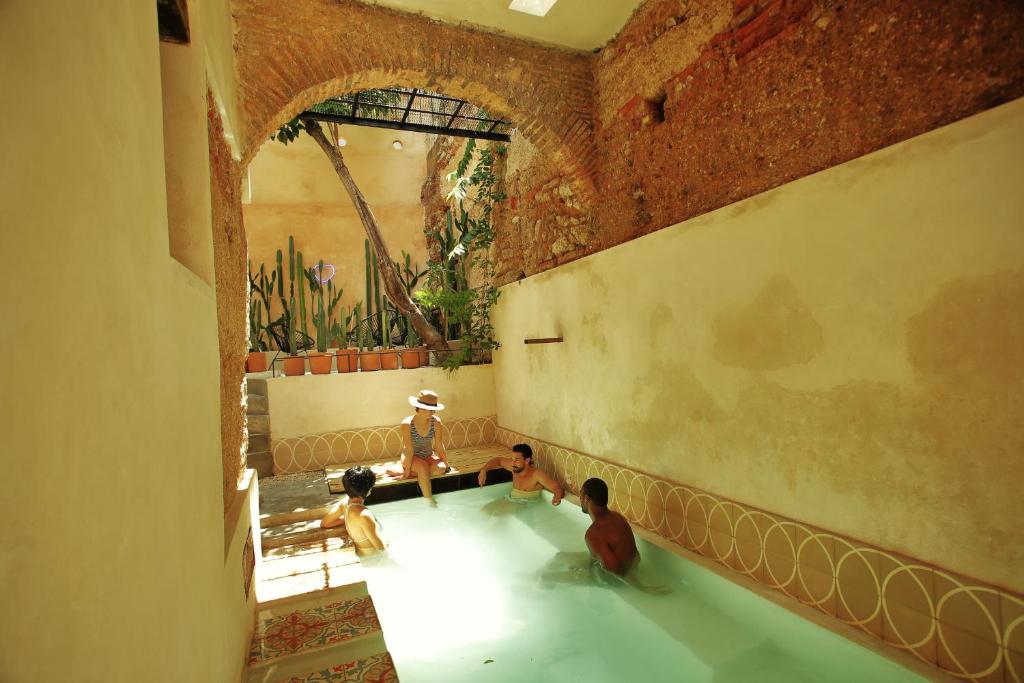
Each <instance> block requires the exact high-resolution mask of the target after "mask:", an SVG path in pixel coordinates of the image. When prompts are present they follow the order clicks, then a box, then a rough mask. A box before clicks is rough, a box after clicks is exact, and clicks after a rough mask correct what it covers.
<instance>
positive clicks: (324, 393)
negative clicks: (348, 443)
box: [267, 365, 495, 439]
mask: <svg viewBox="0 0 1024 683" xmlns="http://www.w3.org/2000/svg"><path fill="white" fill-rule="evenodd" d="M420 389H431V390H433V391H435V392H437V395H438V396H440V397H441V403H442V404H444V406H445V409H444V410H443V411H442V412H441V418H442V419H443V420H460V419H463V418H467V417H483V416H487V415H494V411H495V397H494V373H493V370H492V366H491V365H467V366H465V367H462V368H459V370H458V371H457V372H455V373H453V374H450V373H448V372H446V371H445V370H442V369H440V368H420V369H418V370H386V371H378V372H358V373H351V374H340V375H339V374H331V375H305V376H301V377H278V378H276V379H269V380H267V396H268V397H269V400H270V430H271V435H272V437H273V438H274V439H286V438H289V437H295V436H305V435H307V434H318V433H320V432H330V431H338V430H341V429H353V428H358V427H379V426H383V425H393V424H398V423H399V422H401V421H402V419H403V418H404V417H406V416H408V415H411V414H412V412H413V409H412V407H411V406H410V405H409V396H415V395H416V393H417V392H418V391H419V390H420Z"/></svg>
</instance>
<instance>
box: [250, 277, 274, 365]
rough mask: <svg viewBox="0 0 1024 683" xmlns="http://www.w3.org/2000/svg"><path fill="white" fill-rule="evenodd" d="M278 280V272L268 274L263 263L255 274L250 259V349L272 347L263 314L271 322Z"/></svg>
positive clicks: (258, 349)
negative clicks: (273, 298) (271, 299)
mask: <svg viewBox="0 0 1024 683" xmlns="http://www.w3.org/2000/svg"><path fill="white" fill-rule="evenodd" d="M276 282H277V272H276V271H274V272H272V273H271V274H270V276H269V277H268V276H267V273H266V267H265V266H264V265H263V264H262V263H261V264H260V269H259V272H258V273H256V274H253V272H252V261H251V260H250V261H249V350H250V351H266V350H268V349H269V348H270V345H269V344H268V340H267V336H266V331H267V328H266V327H265V326H264V324H263V314H264V312H265V313H266V316H267V322H270V298H271V297H272V296H273V294H274V285H275V283H276Z"/></svg>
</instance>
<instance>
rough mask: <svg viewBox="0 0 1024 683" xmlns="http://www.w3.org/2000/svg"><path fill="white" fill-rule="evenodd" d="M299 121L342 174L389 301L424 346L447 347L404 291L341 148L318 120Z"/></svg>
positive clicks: (340, 175) (339, 173) (443, 348)
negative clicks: (409, 322)
mask: <svg viewBox="0 0 1024 683" xmlns="http://www.w3.org/2000/svg"><path fill="white" fill-rule="evenodd" d="M302 123H303V125H304V126H305V128H306V132H307V133H309V134H310V136H311V137H312V138H313V139H314V140H316V142H317V144H319V145H320V149H322V150H323V151H324V154H326V155H327V158H328V159H330V160H331V165H332V166H334V170H335V171H336V172H337V173H338V177H339V178H341V183H342V184H343V185H344V186H345V190H347V191H348V196H349V197H351V198H352V203H353V204H355V207H356V213H358V214H359V220H360V221H362V223H363V228H364V229H365V230H366V236H367V237H368V238H369V240H370V244H372V245H373V249H374V251H375V252H376V253H377V263H378V264H379V267H380V274H381V276H382V277H383V278H384V292H385V293H386V294H387V296H388V299H390V300H391V303H393V304H394V305H395V307H396V308H397V309H398V310H399V311H401V312H402V313H404V314H405V315H407V316H409V319H410V320H411V321H412V326H413V328H414V329H415V330H416V334H418V335H419V337H420V339H422V340H423V342H424V343H425V344H426V345H427V348H429V349H431V350H433V351H447V350H448V343H447V342H446V341H445V340H444V336H443V335H442V334H441V333H440V332H438V331H437V329H436V328H435V327H434V326H433V325H431V324H430V321H429V320H427V319H426V317H424V315H423V313H421V312H420V309H419V306H417V305H416V302H414V301H413V300H412V297H410V296H409V293H408V292H406V291H405V287H404V286H403V285H402V280H401V278H399V276H398V271H397V270H396V269H395V262H394V260H392V258H391V254H390V253H388V247H387V245H386V244H384V238H383V237H382V236H381V233H380V227H379V226H378V225H377V219H376V218H374V217H373V212H372V211H370V205H369V204H367V203H366V197H364V196H363V193H362V192H360V191H359V187H358V186H357V185H356V182H355V180H353V178H352V174H351V173H350V172H349V170H348V166H346V165H345V160H344V159H343V158H342V156H341V150H340V149H338V148H337V147H336V146H335V145H334V144H333V143H332V142H331V141H330V140H328V139H327V136H326V135H324V131H323V129H322V128H320V124H319V123H317V122H316V121H313V120H310V119H303V120H302Z"/></svg>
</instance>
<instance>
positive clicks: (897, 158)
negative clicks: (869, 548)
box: [495, 101, 1024, 590]
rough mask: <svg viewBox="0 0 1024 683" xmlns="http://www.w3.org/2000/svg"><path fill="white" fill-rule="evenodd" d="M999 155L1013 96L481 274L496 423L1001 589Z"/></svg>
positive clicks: (1015, 528)
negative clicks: (663, 218) (716, 206)
mask: <svg viewBox="0 0 1024 683" xmlns="http://www.w3.org/2000/svg"><path fill="white" fill-rule="evenodd" d="M1022 158H1024V101H1015V102H1012V103H1010V104H1007V105H1004V106H1002V107H999V108H996V109H994V110H991V111H988V112H986V113H983V114H980V115H977V116H974V117H971V118H969V119H966V120H963V121H961V122H959V123H956V124H954V125H951V126H948V127H945V128H942V129H938V130H935V131H933V132H930V133H928V134H926V135H923V136H921V137H918V138H914V139H912V140H909V141H907V142H905V143H901V144H899V145H895V146H893V147H890V148H887V149H884V150H882V151H880V152H877V153H874V154H871V155H869V156H866V157H863V158H860V159H857V160H855V161H852V162H850V163H847V164H843V165H842V166H839V167H835V168H832V169H829V170H827V171H824V172H822V173H818V174H816V175H813V176H810V177H807V178H804V179H801V180H799V181H796V182H793V183H791V184H789V185H786V186H783V187H781V188H779V189H777V190H774V191H771V192H767V193H765V194H762V195H759V196H756V197H753V198H751V199H749V200H746V201H743V202H739V203H737V204H735V205H732V206H729V207H726V208H724V209H721V210H718V211H715V212H713V213H710V214H707V215H705V216H701V217H699V218H697V219H694V220H690V221H687V222H686V223H683V224H681V225H678V226H675V227H672V228H668V229H666V230H662V231H660V232H657V233H654V234H651V235H648V236H646V237H643V238H641V239H638V240H635V241H632V242H629V243H627V244H623V245H620V246H618V247H615V248H613V249H610V250H608V251H604V252H601V253H599V254H596V255H594V256H590V257H588V258H586V259H583V260H580V261H577V262H574V263H571V264H569V265H566V266H563V267H561V268H557V269H555V270H552V271H549V272H546V273H544V274H541V275H538V276H535V277H532V278H529V279H527V280H524V281H522V282H519V283H517V284H511V285H508V286H506V287H504V288H503V293H502V298H501V301H500V303H499V306H498V309H497V311H496V315H495V318H496V328H497V330H498V335H499V338H500V340H501V341H502V343H503V345H504V346H503V347H502V349H501V350H500V351H499V352H497V353H496V354H495V382H496V385H497V386H498V387H499V391H498V393H497V404H498V419H499V424H501V425H502V426H504V427H507V428H510V429H513V430H516V431H520V432H523V433H526V434H529V435H532V436H536V437H538V438H541V439H544V440H547V441H551V442H555V443H558V444H562V445H565V446H569V447H573V448H576V449H579V450H582V451H585V452H588V453H591V454H593V455H597V456H600V457H603V458H607V459H609V460H612V461H614V462H617V463H622V464H625V465H627V466H630V467H635V468H638V469H641V470H644V471H648V472H651V473H654V474H658V475H661V476H664V477H667V478H670V479H673V480H676V481H679V482H685V483H688V484H691V485H696V486H698V487H702V488H705V489H707V490H710V491H713V492H716V493H718V494H721V495H724V496H727V497H731V498H733V499H736V500H738V501H741V502H744V503H748V504H751V505H755V506H760V507H762V508H765V509H767V510H771V511H774V512H778V513H782V514H784V515H788V516H791V517H794V518H797V519H800V520H803V521H806V522H809V523H812V524H816V525H819V526H822V527H825V528H827V529H830V530H833V531H837V532H840V533H843V534H847V535H851V536H854V537H856V538H859V539H863V540H865V541H869V542H872V543H876V544H879V545H881V546H883V547H886V548H890V549H895V550H898V551H902V552H905V553H909V554H911V555H914V556H916V557H920V558H922V559H925V560H928V561H931V562H934V563H936V564H939V565H943V566H946V567H949V568H952V569H955V570H958V571H960V572H964V573H966V574H969V575H972V576H975V577H978V578H981V579H983V580H988V581H992V582H995V583H998V584H1001V585H1004V586H1008V587H1010V588H1012V589H1015V590H1021V589H1024V581H1022V577H1024V554H1022V553H1024V532H1022V531H1021V526H1020V520H1021V519H1024V498H1022V497H1021V495H1020V482H1021V481H1024V427H1022V422H1021V415H1022V409H1021V398H1020V397H1021V395H1022V392H1024V218H1022V217H1024V194H1022V193H1021V191H1020V188H1021V187H1024V163H1022ZM557 335H564V337H565V342H564V343H562V344H547V345H536V346H524V344H523V339H524V338H528V337H550V336H557Z"/></svg>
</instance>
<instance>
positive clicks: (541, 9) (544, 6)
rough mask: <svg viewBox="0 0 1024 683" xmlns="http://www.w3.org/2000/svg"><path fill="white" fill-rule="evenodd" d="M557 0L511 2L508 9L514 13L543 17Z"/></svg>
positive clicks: (518, 0) (513, 0)
mask: <svg viewBox="0 0 1024 683" xmlns="http://www.w3.org/2000/svg"><path fill="white" fill-rule="evenodd" d="M557 1H558V0H512V2H511V3H510V4H509V6H508V8H509V9H510V10H513V11H516V12H523V13H525V14H532V15H533V16H535V17H543V16H544V15H546V14H547V13H548V12H549V11H551V8H552V7H554V5H555V3H556V2H557Z"/></svg>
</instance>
